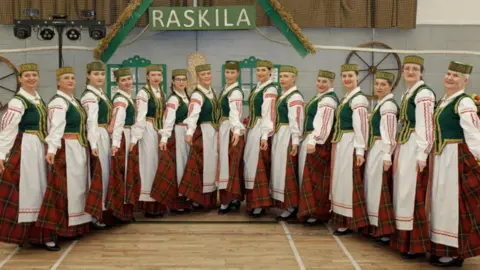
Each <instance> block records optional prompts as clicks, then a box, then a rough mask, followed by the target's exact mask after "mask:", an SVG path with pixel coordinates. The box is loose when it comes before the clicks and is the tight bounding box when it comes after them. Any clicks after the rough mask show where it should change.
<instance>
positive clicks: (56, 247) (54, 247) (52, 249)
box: [44, 243, 62, 251]
mask: <svg viewBox="0 0 480 270" xmlns="http://www.w3.org/2000/svg"><path fill="white" fill-rule="evenodd" d="M44 248H45V249H46V250H48V251H59V250H60V249H62V248H60V246H59V245H58V244H57V243H55V246H53V247H50V246H47V245H44Z"/></svg>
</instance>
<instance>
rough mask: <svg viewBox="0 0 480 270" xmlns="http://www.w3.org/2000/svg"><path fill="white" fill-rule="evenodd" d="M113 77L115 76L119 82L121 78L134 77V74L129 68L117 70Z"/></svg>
mask: <svg viewBox="0 0 480 270" xmlns="http://www.w3.org/2000/svg"><path fill="white" fill-rule="evenodd" d="M113 75H114V76H115V78H116V79H117V80H118V79H120V78H121V77H125V76H130V75H132V72H131V71H130V69H129V68H127V67H121V68H119V69H117V70H115V71H114V72H113Z"/></svg>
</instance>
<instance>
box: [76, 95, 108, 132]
mask: <svg viewBox="0 0 480 270" xmlns="http://www.w3.org/2000/svg"><path fill="white" fill-rule="evenodd" d="M87 93H92V94H93V95H94V96H95V97H96V98H97V102H98V120H97V122H98V126H102V127H105V128H107V127H108V124H109V123H110V121H111V120H112V102H111V101H110V99H109V98H108V97H107V100H105V99H103V98H101V97H100V95H98V94H97V93H95V92H93V91H92V90H90V89H88V88H87V89H85V91H84V92H83V94H82V97H83V96H85V95H86V94H87Z"/></svg>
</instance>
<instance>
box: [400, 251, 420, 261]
mask: <svg viewBox="0 0 480 270" xmlns="http://www.w3.org/2000/svg"><path fill="white" fill-rule="evenodd" d="M422 257H425V254H424V253H413V254H411V253H408V252H404V253H402V258H403V259H405V260H414V259H418V258H422Z"/></svg>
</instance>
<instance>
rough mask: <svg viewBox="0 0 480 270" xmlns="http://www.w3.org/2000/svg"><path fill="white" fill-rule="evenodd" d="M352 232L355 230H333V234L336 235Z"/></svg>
mask: <svg viewBox="0 0 480 270" xmlns="http://www.w3.org/2000/svg"><path fill="white" fill-rule="evenodd" d="M352 232H353V230H350V229H347V230H346V231H343V232H341V231H339V230H335V231H334V232H333V234H334V235H336V236H342V235H347V234H351V233H352Z"/></svg>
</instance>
